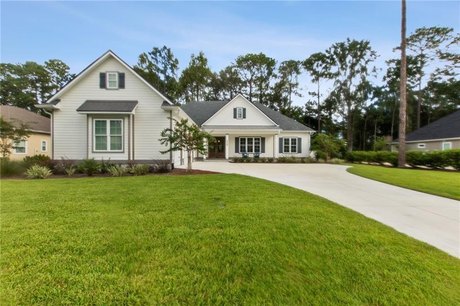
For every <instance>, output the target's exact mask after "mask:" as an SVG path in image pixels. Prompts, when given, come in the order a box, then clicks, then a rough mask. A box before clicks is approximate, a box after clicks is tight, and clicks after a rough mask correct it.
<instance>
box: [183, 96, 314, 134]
mask: <svg viewBox="0 0 460 306" xmlns="http://www.w3.org/2000/svg"><path fill="white" fill-rule="evenodd" d="M228 102H229V101H203V102H189V103H187V104H184V105H181V106H180V107H181V108H182V109H183V110H184V112H185V113H186V114H187V115H188V116H189V117H190V118H192V119H193V121H195V123H196V124H198V125H199V126H201V125H202V124H203V123H204V122H206V120H208V119H209V118H211V117H212V116H213V115H214V114H215V113H217V111H219V110H220V109H221V108H222V107H224V106H225V105H226V104H227V103H228ZM250 103H252V104H253V105H254V106H255V107H257V108H258V109H259V110H260V111H261V112H262V113H264V114H265V115H266V116H267V117H268V118H270V119H271V120H272V121H273V122H275V123H276V124H277V125H279V127H280V128H281V129H283V130H287V131H289V130H291V131H314V130H313V129H311V128H309V127H307V126H305V125H303V124H301V123H299V122H297V121H295V120H294V119H292V118H289V117H287V116H285V115H283V114H281V113H280V112H277V111H275V110H273V109H271V108H268V107H266V106H265V105H262V104H260V103H258V102H250Z"/></svg>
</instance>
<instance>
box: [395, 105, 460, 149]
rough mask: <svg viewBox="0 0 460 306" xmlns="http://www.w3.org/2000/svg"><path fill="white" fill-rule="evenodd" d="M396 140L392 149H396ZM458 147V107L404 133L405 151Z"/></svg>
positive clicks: (459, 135)
mask: <svg viewBox="0 0 460 306" xmlns="http://www.w3.org/2000/svg"><path fill="white" fill-rule="evenodd" d="M397 145H398V143H397V141H395V142H393V143H392V150H393V151H397ZM450 149H460V109H459V110H457V111H455V112H453V113H451V114H449V115H447V116H445V117H442V118H441V119H438V120H436V121H434V122H432V123H430V124H427V125H425V126H423V127H421V128H419V129H417V130H415V131H413V132H411V133H409V134H407V135H406V150H407V151H417V150H418V151H432V150H450Z"/></svg>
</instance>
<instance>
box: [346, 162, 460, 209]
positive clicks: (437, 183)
mask: <svg viewBox="0 0 460 306" xmlns="http://www.w3.org/2000/svg"><path fill="white" fill-rule="evenodd" d="M347 171H348V172H350V173H353V174H356V175H359V176H363V177H366V178H370V179H373V180H376V181H380V182H383V183H388V184H392V185H396V186H400V187H404V188H408V189H413V190H417V191H421V192H426V193H431V194H434V195H438V196H442V197H446V198H451V199H455V200H460V172H454V171H453V172H449V171H436V170H420V169H399V168H388V167H382V166H371V165H353V167H351V168H348V169H347Z"/></svg>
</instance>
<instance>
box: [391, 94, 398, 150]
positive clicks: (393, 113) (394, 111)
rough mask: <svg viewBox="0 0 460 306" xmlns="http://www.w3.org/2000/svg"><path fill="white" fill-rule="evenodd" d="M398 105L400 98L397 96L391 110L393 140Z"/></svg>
mask: <svg viewBox="0 0 460 306" xmlns="http://www.w3.org/2000/svg"><path fill="white" fill-rule="evenodd" d="M397 105H398V99H396V97H395V104H394V105H393V110H392V112H391V130H390V135H391V140H392V141H393V137H394V130H395V129H394V126H395V113H396V106H397Z"/></svg>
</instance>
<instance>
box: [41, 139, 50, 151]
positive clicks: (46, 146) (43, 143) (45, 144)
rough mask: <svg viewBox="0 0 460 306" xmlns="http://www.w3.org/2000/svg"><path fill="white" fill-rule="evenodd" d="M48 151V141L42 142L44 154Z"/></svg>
mask: <svg viewBox="0 0 460 306" xmlns="http://www.w3.org/2000/svg"><path fill="white" fill-rule="evenodd" d="M47 149H48V143H47V142H46V140H42V143H41V150H42V152H46V150H47Z"/></svg>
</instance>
